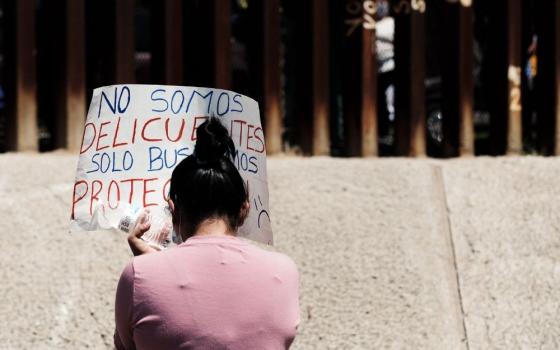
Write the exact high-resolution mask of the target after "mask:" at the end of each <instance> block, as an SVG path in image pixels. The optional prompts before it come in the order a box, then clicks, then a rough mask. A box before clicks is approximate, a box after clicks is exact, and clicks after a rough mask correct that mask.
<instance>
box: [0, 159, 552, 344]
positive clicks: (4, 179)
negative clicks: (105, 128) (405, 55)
mask: <svg viewBox="0 0 560 350" xmlns="http://www.w3.org/2000/svg"><path fill="white" fill-rule="evenodd" d="M76 162H77V156H75V155H70V154H64V153H51V154H43V155H31V154H17V155H15V154H3V155H0V198H1V199H2V200H1V201H0V232H1V233H0V247H1V253H0V280H1V281H2V283H0V297H1V298H2V300H1V302H0V319H1V320H2V326H0V349H78V348H80V349H81V348H93V349H107V348H111V347H112V334H113V327H114V323H113V312H114V310H113V303H114V293H115V287H116V283H117V279H118V276H119V274H120V271H121V269H122V267H123V266H124V264H125V262H126V261H127V260H128V259H130V253H129V252H128V247H127V244H126V242H125V239H124V236H121V235H119V234H116V233H115V232H94V233H84V234H69V233H68V231H67V228H68V223H69V211H70V200H71V189H72V182H73V179H74V172H75V167H76ZM268 167H269V177H270V178H269V182H270V202H271V214H272V220H273V230H274V235H275V242H276V247H275V249H278V250H280V251H282V252H285V253H287V254H289V255H290V256H292V257H293V258H294V260H295V261H296V262H297V264H298V266H299V269H300V273H301V281H300V283H301V316H302V323H301V326H300V329H299V334H298V336H297V338H296V341H295V343H294V346H293V347H292V348H293V349H296V350H302V349H304V350H308V349H309V350H311V349H558V348H560V294H559V293H558V290H560V220H559V219H560V201H559V200H558V196H559V195H560V182H559V181H558V176H557V174H559V173H560V159H556V158H536V157H524V158H470V159H458V160H448V161H434V160H429V159H425V160H412V159H333V158H290V157H286V158H284V157H280V158H271V159H270V160H269V164H268Z"/></svg>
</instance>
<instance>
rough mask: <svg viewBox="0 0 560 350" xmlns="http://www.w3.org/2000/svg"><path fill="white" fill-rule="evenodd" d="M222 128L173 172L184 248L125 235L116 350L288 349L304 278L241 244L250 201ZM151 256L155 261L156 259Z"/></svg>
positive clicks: (203, 136) (285, 262) (200, 138)
mask: <svg viewBox="0 0 560 350" xmlns="http://www.w3.org/2000/svg"><path fill="white" fill-rule="evenodd" d="M234 151H235V147H234V145H233V141H232V140H231V138H230V137H229V135H228V132H227V130H226V129H225V128H224V127H223V126H222V125H221V123H220V122H219V120H218V119H216V118H210V119H209V120H208V121H206V122H205V123H203V124H202V125H201V126H200V127H199V128H198V129H197V142H196V146H195V150H194V153H193V154H192V155H191V156H189V157H187V158H185V159H184V160H183V161H182V162H181V163H180V164H179V165H178V166H177V167H176V168H175V169H174V171H173V174H172V177H171V185H170V191H169V197H170V199H169V207H170V210H171V212H172V217H173V228H174V230H175V231H176V233H177V235H179V236H180V237H181V238H182V239H183V240H184V242H183V243H181V244H180V245H179V246H178V247H176V248H173V249H168V250H165V251H162V252H156V251H155V250H154V249H153V248H152V247H150V246H149V245H147V244H146V243H145V242H144V241H143V240H141V239H140V237H141V236H142V234H143V233H144V232H146V231H147V230H148V229H149V227H150V225H149V223H139V224H137V225H136V227H135V229H134V230H133V232H132V233H131V235H130V236H129V244H130V247H131V249H132V251H133V253H134V254H135V255H139V256H137V257H135V258H134V259H133V260H132V261H131V262H130V263H128V265H126V267H125V268H124V271H123V272H122V275H121V278H120V281H119V284H118V287H117V295H116V303H115V320H116V331H115V338H114V340H115V347H116V348H117V349H134V348H137V349H243V350H247V349H256V350H264V349H287V348H288V347H289V346H290V344H291V343H292V341H293V339H294V337H295V333H296V328H297V326H298V324H299V304H298V271H297V268H296V266H295V264H294V263H293V261H292V260H291V259H290V258H289V257H287V256H285V255H283V254H280V253H275V252H270V251H266V250H263V249H261V248H258V247H256V246H254V245H251V244H249V243H247V242H246V241H244V240H241V239H239V238H237V237H236V231H237V228H238V227H239V226H241V225H242V224H243V221H244V219H245V218H246V216H247V214H248V212H249V202H248V194H247V190H246V189H245V186H244V182H243V180H242V178H241V176H240V175H239V172H238V171H237V169H236V168H235V166H234V165H233V163H232V161H231V158H230V157H231V156H232V155H233V154H234ZM150 253H153V254H150Z"/></svg>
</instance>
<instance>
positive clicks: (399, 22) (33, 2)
mask: <svg viewBox="0 0 560 350" xmlns="http://www.w3.org/2000/svg"><path fill="white" fill-rule="evenodd" d="M0 6H1V13H2V14H1V23H0V33H1V37H2V42H1V46H2V47H1V48H0V49H1V54H2V60H1V67H0V84H1V87H2V92H3V101H1V102H2V108H0V151H2V150H3V151H36V150H40V149H41V150H42V149H55V148H65V149H69V150H73V151H75V150H78V149H79V148H80V143H81V137H82V135H81V134H82V127H83V123H84V118H85V114H86V106H87V103H88V101H87V100H88V98H89V94H90V93H91V90H92V89H93V88H94V87H96V86H100V85H108V84H119V83H135V82H137V83H155V84H176V85H199V86H214V87H219V88H226V89H236V90H241V91H239V92H241V93H245V94H248V95H250V96H252V97H254V98H255V99H257V100H258V101H259V103H260V105H261V113H262V115H261V117H262V120H263V124H264V127H265V134H266V141H267V151H268V153H269V154H274V153H280V152H284V151H287V150H289V149H293V148H296V149H298V150H300V151H301V153H303V154H309V155H333V154H334V155H345V156H377V155H387V154H388V155H397V156H425V155H430V156H431V155H435V156H443V157H450V156H463V155H474V154H481V153H482V154H492V155H499V154H522V153H524V152H534V153H539V154H544V155H558V154H560V122H559V119H560V108H559V103H560V2H558V1H556V0H538V1H537V0H492V1H485V0H392V1H382V0H377V1H374V0H310V1H296V0H261V1H253V0H243V1H241V0H205V1H202V0H163V1H149V0H136V1H135V0H95V1H94V0H40V1H37V0H3V1H1V2H0ZM380 8H384V9H385V11H386V13H385V16H387V17H390V18H391V21H392V22H391V23H393V24H392V25H394V30H393V32H392V34H391V35H392V37H391V40H390V42H388V44H390V45H391V48H392V49H391V50H392V51H391V54H392V57H391V59H392V64H393V65H394V68H392V70H391V72H390V74H386V73H384V72H383V73H382V72H381V71H380V65H381V63H380V59H379V55H378V53H376V49H377V48H379V47H380V46H379V45H380V42H381V41H382V40H385V39H383V38H381V39H380V37H381V36H382V35H381V34H383V33H377V31H376V28H378V29H379V27H378V24H379V23H380V21H381V20H382V16H381V15H380ZM144 15H145V16H144ZM143 18H144V19H146V18H147V19H148V20H147V21H143V20H142V19H143ZM481 23H482V24H481ZM433 28H436V29H433ZM383 35H384V34H383ZM380 40H381V41H380ZM241 41H243V42H242V43H241V44H240V42H241ZM481 42H484V43H485V44H480V43H481ZM434 43H435V44H434ZM537 43H538V45H537ZM477 54H478V56H477ZM479 56H480V57H483V58H482V59H479V58H480V57H479ZM240 57H241V58H242V59H241V61H243V62H241V63H240ZM434 57H435V58H434ZM477 60H481V61H482V62H483V65H482V68H480V67H479V66H480V64H479V62H478V61H477ZM146 62H148V63H146ZM433 67H436V68H435V70H434V69H433ZM531 69H532V71H531V72H528V71H529V70H531ZM434 71H435V72H436V73H434ZM478 71H482V73H481V76H482V77H483V78H481V80H480V81H479V78H478V75H477V74H478V73H477V72H478ZM536 72H538V74H537V73H536ZM387 81H389V83H387ZM481 81H482V83H481ZM434 82H435V83H434ZM432 83H434V84H436V86H437V89H436V90H437V91H436V95H437V103H436V105H437V106H436V107H434V106H433V104H432V103H431V102H430V101H432V95H433V91H432V90H433V89H432V86H433V85H431V84H432ZM481 84H482V85H484V88H481V87H480V86H479V85H481ZM388 86H389V87H390V88H388ZM392 91H394V99H393V100H394V101H393V100H391V101H393V102H390V105H388V103H389V102H386V101H385V100H384V99H385V96H386V95H387V96H393V95H391V94H392ZM387 98H388V97H387ZM391 98H393V97H391ZM382 100H383V101H382ZM387 101H389V100H387ZM479 101H484V102H483V103H481V102H479ZM380 104H383V111H381V107H380ZM387 110H390V111H389V112H387ZM480 111H483V112H480ZM387 115H389V117H387ZM484 116H489V117H488V118H486V117H484ZM387 118H389V119H387ZM480 120H483V121H484V120H486V122H485V123H486V124H485V125H486V129H484V128H482V129H484V130H482V129H481V127H479V126H477V125H478V124H477V123H479V122H480ZM483 124H484V123H483ZM434 125H435V126H434ZM432 127H433V128H435V129H437V130H436V131H437V132H435V133H434V132H433V130H432V129H431V128H432ZM435 129H434V130H435ZM480 130H482V131H480ZM45 132H46V133H47V134H49V140H50V141H49V145H47V146H44V147H43V146H42V145H41V137H42V136H41V135H42V134H44V133H45ZM483 134H484V135H483ZM434 135H436V136H434ZM480 135H483V136H480ZM387 137H388V138H389V139H390V142H388V143H387V144H385V145H384V144H383V142H385V141H383V140H385V139H386V138H387ZM479 139H481V140H482V139H483V141H480V142H479V141H477V140H479ZM527 144H530V147H529V146H527ZM387 145H389V146H387ZM434 145H435V146H434ZM387 147H389V148H387ZM434 147H436V148H434ZM386 149H389V151H386ZM434 149H435V151H434Z"/></svg>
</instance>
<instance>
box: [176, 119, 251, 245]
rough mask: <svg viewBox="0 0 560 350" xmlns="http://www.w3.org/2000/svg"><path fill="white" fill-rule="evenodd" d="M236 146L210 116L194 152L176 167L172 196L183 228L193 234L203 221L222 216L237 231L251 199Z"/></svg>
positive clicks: (221, 126) (200, 129) (201, 128)
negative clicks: (236, 158) (237, 163)
mask: <svg viewBox="0 0 560 350" xmlns="http://www.w3.org/2000/svg"><path fill="white" fill-rule="evenodd" d="M234 156H235V146H234V144H233V141H232V139H231V137H230V136H229V133H228V131H227V129H226V128H225V127H224V126H223V125H222V124H221V123H220V121H219V120H218V119H217V118H215V117H210V118H209V119H208V120H206V121H205V122H204V123H202V124H201V125H200V126H199V127H198V128H197V130H196V145H195V147H194V152H193V153H192V154H191V155H190V156H188V157H187V158H185V159H183V160H182V161H181V162H180V163H179V164H178V165H177V167H175V169H174V170H173V174H172V175H171V184H170V187H169V196H170V198H171V199H172V200H173V202H174V203H175V211H176V215H175V216H176V217H178V218H179V220H181V226H182V227H181V230H186V233H187V235H188V236H192V235H193V234H194V233H195V231H196V229H197V227H198V226H199V225H200V223H201V222H202V221H204V220H205V219H208V218H221V219H223V220H225V221H226V223H227V224H228V226H229V229H230V230H232V231H236V230H237V228H238V227H239V226H241V225H242V224H243V221H244V220H245V215H243V214H242V213H241V209H242V207H243V205H244V203H245V202H246V201H247V199H248V193H247V189H246V188H245V183H244V181H243V179H242V178H241V175H239V171H237V169H236V168H235V165H234V164H233V162H232V159H233V157H234Z"/></svg>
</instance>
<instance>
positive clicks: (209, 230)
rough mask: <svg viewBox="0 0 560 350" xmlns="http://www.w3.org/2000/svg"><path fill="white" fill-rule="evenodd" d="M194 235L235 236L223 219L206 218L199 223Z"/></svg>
mask: <svg viewBox="0 0 560 350" xmlns="http://www.w3.org/2000/svg"><path fill="white" fill-rule="evenodd" d="M193 236H235V233H234V232H231V230H230V229H229V226H228V224H227V223H226V222H225V221H224V220H222V219H206V220H204V221H203V222H201V223H200V225H198V227H197V228H196V231H195V232H194V235H193Z"/></svg>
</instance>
